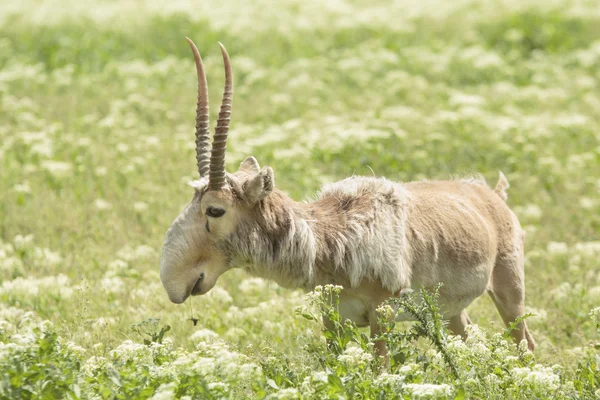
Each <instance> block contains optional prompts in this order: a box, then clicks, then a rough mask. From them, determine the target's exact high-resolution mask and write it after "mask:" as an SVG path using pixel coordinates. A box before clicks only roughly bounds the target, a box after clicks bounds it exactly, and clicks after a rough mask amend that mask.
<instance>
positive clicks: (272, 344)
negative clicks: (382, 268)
mask: <svg viewBox="0 0 600 400" xmlns="http://www.w3.org/2000/svg"><path fill="white" fill-rule="evenodd" d="M5 3H6V4H4V3H3V4H2V5H0V399H16V398H23V399H28V398H31V399H39V398H43V399H55V398H68V399H130V398H150V397H152V398H154V399H170V398H194V399H195V398H199V399H230V398H231V399H246V398H252V399H263V398H267V399H396V398H397V399H410V398H450V399H461V398H467V399H468V398H490V399H492V398H498V399H505V398H535V399H555V398H573V399H575V398H582V399H593V398H599V397H600V308H599V307H600V196H599V194H600V3H598V2H597V1H594V0H552V1H542V0H521V1H516V0H489V1H475V0H459V1H452V2H449V1H448V2H437V1H434V0H426V1H422V2H408V1H382V0H375V1H366V0H333V1H327V2H326V1H317V0H282V1H278V2H269V1H266V0H259V1H257V2H250V1H241V0H224V1H223V0H221V1H213V0H209V1H202V2H192V1H189V0H174V1H171V2H168V3H166V4H165V3H164V2H160V1H157V0H148V1H131V2H117V1H111V0H102V1H99V2H94V3H89V4H88V2H79V3H73V2H68V1H66V0H23V1H16V0H9V1H7V2H5ZM184 36H189V37H190V38H192V39H193V40H194V41H195V42H196V44H197V46H198V48H199V50H200V52H201V54H202V57H203V60H204V64H205V68H206V71H207V77H208V84H209V91H210V99H211V118H212V122H211V124H212V126H214V125H215V121H216V116H217V113H218V107H219V104H220V98H221V93H222V89H223V82H224V74H223V66H222V59H221V54H220V51H219V47H218V44H217V41H220V42H222V43H223V44H224V45H225V46H226V47H227V49H228V51H229V54H230V56H231V59H232V64H233V70H234V76H235V96H234V103H233V113H232V123H231V131H230V134H229V142H228V152H227V159H226V162H227V166H228V169H229V170H230V171H231V170H235V169H237V166H238V165H239V163H240V162H241V161H242V160H243V159H244V158H245V157H246V156H248V155H253V156H255V157H256V158H257V159H258V161H259V162H260V164H261V165H269V166H271V167H273V169H274V171H275V184H276V186H277V187H278V188H280V189H282V190H284V191H285V192H286V193H288V194H289V195H290V196H292V197H293V198H294V199H296V200H305V199H309V198H312V197H313V196H314V194H315V193H316V192H317V191H318V190H319V188H320V187H321V186H322V185H323V184H324V183H328V182H333V181H336V180H339V179H342V178H345V177H347V176H351V175H373V174H374V175H376V176H385V177H387V178H389V179H392V180H396V181H411V180H419V179H450V178H453V177H461V176H466V175H471V174H476V173H477V174H481V175H482V176H484V177H485V178H486V180H487V181H488V183H489V184H490V185H494V184H495V183H496V180H497V178H498V171H502V172H503V173H504V174H505V175H506V177H507V178H508V181H509V182H510V185H511V187H510V189H509V190H508V203H509V205H510V207H511V208H512V209H513V210H514V211H515V213H516V214H517V216H518V217H519V219H520V221H521V224H522V225H523V227H524V229H525V231H526V245H525V252H526V258H527V261H526V265H525V270H526V284H527V292H526V306H527V312H528V313H530V316H529V317H527V323H528V326H529V328H530V330H531V332H532V334H533V336H534V338H535V340H536V342H537V347H536V351H535V354H534V355H531V354H530V353H528V352H526V351H524V350H523V349H522V348H518V347H517V346H515V345H514V344H513V343H512V342H511V341H510V340H508V341H507V340H506V339H505V335H504V334H505V327H504V326H503V324H502V321H501V319H500V316H499V315H498V313H497V311H496V309H495V307H494V305H493V303H492V301H491V299H490V298H488V297H487V296H483V297H481V298H479V299H478V300H476V301H475V302H474V303H473V304H472V305H471V306H470V307H469V308H468V312H469V315H470V317H471V319H472V320H473V322H474V323H475V324H477V326H475V327H473V329H472V331H471V334H470V336H469V339H468V340H467V342H466V343H463V342H461V341H460V340H458V339H457V338H455V337H451V336H450V334H449V332H447V331H446V330H444V328H443V327H441V326H440V325H439V324H438V323H437V322H439V316H438V315H437V314H436V310H435V306H434V304H435V302H434V303H432V306H431V307H429V308H427V307H425V308H423V307H421V306H420V307H421V308H420V309H419V313H420V315H421V316H422V317H423V318H422V321H421V322H418V323H417V324H416V325H413V324H412V323H402V324H397V325H396V326H394V327H390V334H389V344H390V347H391V348H392V356H393V357H392V360H391V362H390V366H389V367H385V366H382V365H380V363H379V362H378V360H377V359H375V357H374V353H373V350H372V343H369V340H368V339H367V338H366V337H365V334H366V333H367V332H366V331H363V330H359V329H356V328H355V327H353V326H344V328H343V329H342V332H343V336H344V337H343V338H337V339H339V343H340V347H339V348H336V349H334V350H335V351H334V350H330V349H328V347H327V346H326V343H325V338H324V335H323V333H322V330H323V327H322V326H321V323H320V322H319V321H320V319H319V318H320V316H319V314H320V313H321V312H330V313H333V315H335V310H332V309H329V310H323V307H322V306H323V304H322V303H323V301H324V298H326V297H331V296H334V297H335V289H331V288H323V289H321V291H319V292H316V293H311V294H310V295H309V296H308V297H307V298H306V297H305V293H303V292H301V291H291V290H287V289H282V288H279V287H278V286H277V285H275V284H274V283H271V282H268V281H264V280H262V279H259V278H254V277H251V276H248V275H247V274H245V273H244V272H242V271H236V270H234V271H230V272H228V273H227V274H225V275H224V276H222V277H221V278H220V279H219V282H218V283H217V286H216V287H215V288H214V289H213V290H212V291H211V292H210V293H209V294H207V295H206V296H202V297H194V298H192V299H190V300H188V301H187V302H186V303H185V304H183V305H175V304H172V303H171V302H170V301H169V300H168V297H167V295H166V292H165V291H164V289H163V288H162V285H161V282H160V277H159V260H160V252H161V246H162V242H163V238H164V234H165V232H166V230H167V229H168V227H169V226H170V224H171V222H172V221H173V219H174V218H175V217H176V216H177V215H178V214H179V212H180V211H181V210H182V208H183V207H184V206H185V205H186V204H187V203H188V202H189V201H190V200H191V199H192V196H193V189H192V188H190V187H189V186H188V185H187V182H189V181H190V180H193V179H196V176H197V172H196V165H195V154H194V147H195V145H194V117H195V104H196V72H195V67H194V62H193V58H192V54H191V52H190V49H189V47H188V45H187V43H186V42H185V40H184ZM332 290H333V293H332V292H331V291H332ZM406 301H409V302H410V300H406ZM325 308H326V307H325ZM313 317H314V318H313ZM392 328H393V329H392ZM367 336H368V334H367ZM436 338H437V339H436ZM186 396H187V397H186Z"/></svg>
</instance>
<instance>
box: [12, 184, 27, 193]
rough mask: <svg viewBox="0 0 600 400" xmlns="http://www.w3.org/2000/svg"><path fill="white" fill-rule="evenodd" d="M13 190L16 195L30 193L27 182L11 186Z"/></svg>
mask: <svg viewBox="0 0 600 400" xmlns="http://www.w3.org/2000/svg"><path fill="white" fill-rule="evenodd" d="M13 190H14V191H15V192H17V193H31V187H30V186H29V183H28V182H23V183H17V184H16V185H15V186H13Z"/></svg>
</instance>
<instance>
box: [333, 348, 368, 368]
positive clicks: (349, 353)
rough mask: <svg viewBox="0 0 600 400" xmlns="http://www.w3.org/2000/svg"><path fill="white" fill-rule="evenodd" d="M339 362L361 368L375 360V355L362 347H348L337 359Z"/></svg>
mask: <svg viewBox="0 0 600 400" xmlns="http://www.w3.org/2000/svg"><path fill="white" fill-rule="evenodd" d="M337 359H338V361H339V362H341V363H344V364H347V365H349V366H357V367H358V366H361V365H364V364H366V363H369V362H371V361H372V360H373V355H372V354H370V353H367V352H366V351H364V350H363V349H361V348H360V347H347V348H346V350H344V353H343V354H340V355H339V356H338V357H337Z"/></svg>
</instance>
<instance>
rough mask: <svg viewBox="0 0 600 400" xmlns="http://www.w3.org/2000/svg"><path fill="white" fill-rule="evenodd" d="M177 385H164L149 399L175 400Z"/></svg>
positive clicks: (170, 383)
mask: <svg viewBox="0 0 600 400" xmlns="http://www.w3.org/2000/svg"><path fill="white" fill-rule="evenodd" d="M176 388H177V384H176V383H175V382H169V383H163V384H162V385H160V386H159V387H158V389H156V392H154V394H153V395H152V397H150V398H149V400H171V399H174V398H175V389H176Z"/></svg>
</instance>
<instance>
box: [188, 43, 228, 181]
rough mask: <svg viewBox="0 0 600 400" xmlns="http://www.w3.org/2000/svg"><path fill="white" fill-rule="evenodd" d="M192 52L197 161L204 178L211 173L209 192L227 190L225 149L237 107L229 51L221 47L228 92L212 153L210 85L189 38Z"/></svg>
mask: <svg viewBox="0 0 600 400" xmlns="http://www.w3.org/2000/svg"><path fill="white" fill-rule="evenodd" d="M185 39H186V40H187V42H188V43H189V45H190V47H191V48H192V52H193V53H194V60H195V61H196V72H197V73H198V103H197V106H196V161H197V163H198V173H199V174H200V178H202V177H204V176H206V174H207V173H208V189H209V190H220V189H222V188H223V187H224V186H225V149H226V148H227V132H228V131H229V121H230V120H231V105H232V103H233V74H232V72H231V62H230V61H229V54H227V50H225V47H224V46H223V45H222V44H221V43H219V46H221V53H222V54H223V63H224V64H225V90H224V91H223V100H222V101H221V110H220V111H219V119H218V120H217V127H216V128H215V136H214V138H213V144H212V150H211V146H210V127H209V113H208V84H207V82H206V74H205V73H204V66H203V65H202V58H201V57H200V52H199V51H198V48H197V47H196V45H195V44H194V42H193V41H192V40H191V39H190V38H187V37H186V38H185Z"/></svg>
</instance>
